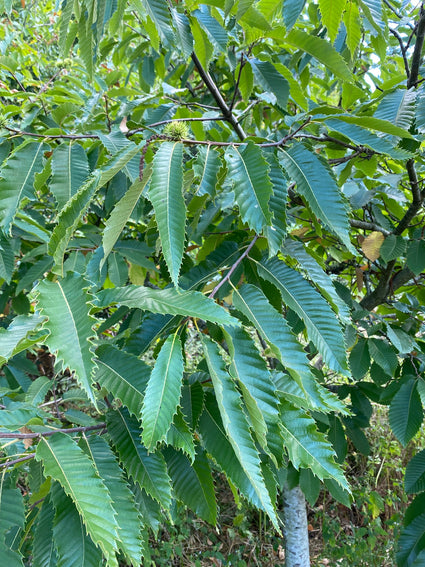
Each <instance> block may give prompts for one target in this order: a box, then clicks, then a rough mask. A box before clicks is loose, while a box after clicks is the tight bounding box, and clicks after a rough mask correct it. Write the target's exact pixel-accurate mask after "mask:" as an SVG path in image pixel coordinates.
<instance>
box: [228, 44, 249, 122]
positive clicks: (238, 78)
mask: <svg viewBox="0 0 425 567" xmlns="http://www.w3.org/2000/svg"><path fill="white" fill-rule="evenodd" d="M244 65H245V61H244V60H243V53H242V54H241V60H240V63H239V72H238V77H237V79H236V82H235V90H234V92H233V97H232V102H231V103H230V107H229V110H230V111H231V112H232V110H233V107H234V106H235V102H236V97H237V96H238V90H239V83H240V81H241V76H242V69H243V66H244Z"/></svg>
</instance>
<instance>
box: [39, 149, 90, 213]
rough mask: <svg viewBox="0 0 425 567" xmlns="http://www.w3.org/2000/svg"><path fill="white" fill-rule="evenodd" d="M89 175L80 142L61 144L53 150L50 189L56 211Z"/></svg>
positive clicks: (85, 157)
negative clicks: (55, 204)
mask: <svg viewBox="0 0 425 567" xmlns="http://www.w3.org/2000/svg"><path fill="white" fill-rule="evenodd" d="M88 175H89V165H88V161H87V156H86V152H85V151H84V149H83V147H82V146H81V145H80V144H69V145H68V144H61V145H60V146H58V147H57V148H56V149H55V151H54V152H53V156H52V178H51V181H50V186H49V187H50V191H51V192H52V193H53V196H54V198H55V200H56V203H57V206H58V211H60V210H61V209H62V208H63V207H64V206H65V204H66V203H67V202H68V201H69V200H70V199H71V198H72V197H73V196H74V195H75V194H76V193H77V191H78V189H79V188H80V187H81V186H82V185H83V184H84V182H85V180H86V179H87V177H88Z"/></svg>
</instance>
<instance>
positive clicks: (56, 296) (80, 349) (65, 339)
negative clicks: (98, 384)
mask: <svg viewBox="0 0 425 567" xmlns="http://www.w3.org/2000/svg"><path fill="white" fill-rule="evenodd" d="M88 287H89V284H88V282H87V281H86V280H85V279H84V278H83V277H82V276H80V274H77V273H72V272H68V274H67V275H66V276H65V277H64V278H60V279H58V280H56V281H49V280H43V281H41V282H40V283H39V284H38V286H37V288H36V292H37V306H38V309H40V311H41V314H42V316H44V317H47V319H48V320H47V322H46V323H45V328H46V329H48V330H49V331H50V335H49V336H48V337H47V338H46V339H45V343H46V344H47V346H48V347H49V349H50V352H51V353H52V354H55V355H56V357H57V359H58V360H61V361H62V363H63V366H64V367H65V368H66V367H68V368H69V369H70V370H71V371H74V372H75V375H76V378H77V381H78V383H79V384H80V385H81V386H82V387H83V388H84V390H85V391H86V392H87V395H88V397H89V399H90V400H91V401H92V402H93V403H94V404H95V405H96V400H95V397H94V394H93V390H92V386H91V384H92V374H93V371H94V368H95V363H94V360H93V352H92V343H91V338H92V337H93V334H94V333H93V329H92V326H93V323H94V321H95V319H94V318H93V317H92V316H90V314H89V312H90V309H91V308H92V305H91V301H92V296H91V295H90V294H89V293H88V292H87V288H88ZM70 345H72V347H71V348H70Z"/></svg>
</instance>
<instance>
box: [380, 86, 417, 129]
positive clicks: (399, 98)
mask: <svg viewBox="0 0 425 567" xmlns="http://www.w3.org/2000/svg"><path fill="white" fill-rule="evenodd" d="M415 103H416V90H415V89H409V90H406V89H405V88H403V89H396V90H395V91H392V92H390V93H388V94H386V95H385V96H384V98H383V99H382V100H381V102H380V103H379V104H378V108H377V109H376V111H375V114H374V117H375V118H380V119H381V120H388V122H391V124H394V125H395V126H398V127H399V128H403V130H409V128H410V126H411V124H412V122H413V120H414V118H415V109H416V104H415Z"/></svg>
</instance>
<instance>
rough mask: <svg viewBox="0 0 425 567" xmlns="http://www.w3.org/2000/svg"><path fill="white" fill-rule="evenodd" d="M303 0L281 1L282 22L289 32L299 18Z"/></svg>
mask: <svg viewBox="0 0 425 567" xmlns="http://www.w3.org/2000/svg"><path fill="white" fill-rule="evenodd" d="M304 4H305V0H284V1H283V10H282V15H283V20H284V22H285V26H286V28H287V29H288V30H290V29H291V28H292V27H293V25H294V24H295V22H296V21H297V19H298V18H299V16H300V14H301V12H302V10H303V8H304Z"/></svg>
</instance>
